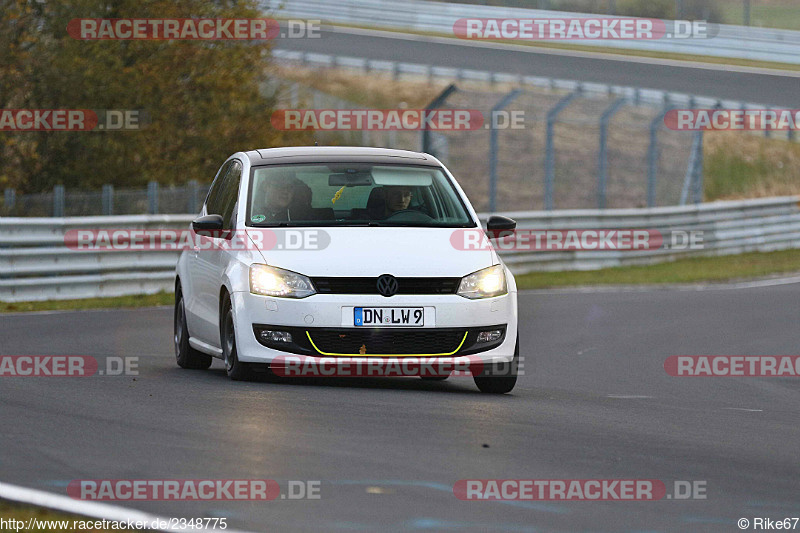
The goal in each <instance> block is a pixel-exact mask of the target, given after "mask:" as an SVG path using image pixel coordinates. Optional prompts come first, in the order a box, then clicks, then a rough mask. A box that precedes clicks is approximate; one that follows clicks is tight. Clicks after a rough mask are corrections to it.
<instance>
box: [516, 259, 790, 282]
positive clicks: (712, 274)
mask: <svg viewBox="0 0 800 533" xmlns="http://www.w3.org/2000/svg"><path fill="white" fill-rule="evenodd" d="M797 272H800V250H785V251H780V252H767V253H763V252H753V253H747V254H741V255H728V256H721V257H696V258H691V259H680V260H678V261H674V262H671V263H659V264H656V265H649V266H629V267H618V268H606V269H603V270H592V271H581V272H535V273H531V274H523V275H520V276H516V279H517V287H518V288H519V289H546V288H553V287H577V286H583V285H587V286H592V285H662V284H670V283H699V282H723V281H730V280H738V279H748V278H759V277H764V276H770V275H774V274H791V273H797Z"/></svg>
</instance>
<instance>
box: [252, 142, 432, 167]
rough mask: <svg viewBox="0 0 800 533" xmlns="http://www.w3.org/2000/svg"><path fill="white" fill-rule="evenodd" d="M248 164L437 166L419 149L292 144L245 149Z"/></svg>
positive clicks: (430, 157)
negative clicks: (412, 150)
mask: <svg viewBox="0 0 800 533" xmlns="http://www.w3.org/2000/svg"><path fill="white" fill-rule="evenodd" d="M245 154H246V155H247V157H248V158H249V159H250V164H251V165H252V166H260V165H282V164H296V163H375V164H407V165H424V166H431V167H441V163H439V162H438V161H437V160H436V159H434V158H433V157H432V156H430V155H428V154H424V153H422V152H411V151H408V150H392V149H389V148H368V147H361V146H292V147H286V148H264V149H259V150H251V151H249V152H245Z"/></svg>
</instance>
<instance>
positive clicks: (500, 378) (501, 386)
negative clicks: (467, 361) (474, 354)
mask: <svg viewBox="0 0 800 533" xmlns="http://www.w3.org/2000/svg"><path fill="white" fill-rule="evenodd" d="M518 365H519V334H517V344H516V346H515V347H514V358H513V359H512V360H511V362H510V363H495V364H487V365H484V369H483V372H482V373H481V375H479V376H475V385H477V386H478V389H480V391H481V392H486V393H489V394H505V393H507V392H511V391H512V389H513V388H514V386H515V385H516V384H517V367H518Z"/></svg>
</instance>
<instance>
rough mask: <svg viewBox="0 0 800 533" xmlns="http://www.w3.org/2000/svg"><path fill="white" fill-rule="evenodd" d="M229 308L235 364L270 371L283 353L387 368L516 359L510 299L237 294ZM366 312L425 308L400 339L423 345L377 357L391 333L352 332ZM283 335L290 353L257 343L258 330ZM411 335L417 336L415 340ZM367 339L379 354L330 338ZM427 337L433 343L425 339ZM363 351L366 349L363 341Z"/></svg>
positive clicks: (512, 300)
mask: <svg viewBox="0 0 800 533" xmlns="http://www.w3.org/2000/svg"><path fill="white" fill-rule="evenodd" d="M231 303H232V305H233V312H234V313H233V314H234V322H235V326H236V345H237V351H238V357H239V360H240V361H242V362H245V363H269V362H271V361H272V360H273V359H275V358H276V357H279V356H285V355H286V354H288V353H294V354H302V355H306V356H311V357H331V356H334V357H364V358H374V357H381V358H382V359H384V360H386V361H391V360H395V359H402V357H404V356H415V357H437V358H442V359H443V360H444V359H446V360H449V361H456V362H457V361H459V360H466V359H467V358H471V359H473V360H474V359H476V358H478V359H480V360H481V361H483V362H487V363H504V362H509V361H511V359H512V358H513V356H514V348H515V343H516V337H517V294H516V293H515V292H511V293H508V294H506V295H503V296H499V297H496V298H487V299H482V300H469V299H466V298H462V297H461V296H457V295H451V294H448V295H396V296H392V297H391V298H384V297H382V296H376V295H345V294H336V295H322V294H316V295H313V296H310V297H308V298H303V299H289V298H272V297H268V296H258V295H254V294H251V293H249V292H235V293H233V294H232V295H231ZM369 306H375V307H424V308H425V326H424V327H422V328H400V329H402V331H398V333H399V334H402V335H405V336H407V337H408V336H411V337H414V336H416V337H419V338H421V339H422V340H423V342H422V343H420V342H416V343H411V344H409V346H411V347H413V349H409V350H408V351H409V352H412V353H398V350H396V349H391V350H387V349H380V348H381V347H385V346H386V342H385V341H386V335H389V334H390V333H391V331H390V330H393V329H394V328H375V329H373V328H363V327H358V328H357V327H354V325H353V312H352V309H353V308H354V307H369ZM281 327H283V328H282V331H290V332H291V333H292V338H293V341H294V342H293V343H292V346H286V347H283V349H276V348H275V347H271V346H265V345H264V344H262V343H261V342H259V340H258V339H257V337H256V331H258V329H259V328H263V329H278V328H281ZM500 328H502V329H503V337H502V339H501V340H500V341H498V342H495V343H486V345H484V346H481V345H480V344H478V343H476V342H475V340H476V339H475V338H476V337H477V333H478V331H484V330H489V329H500ZM395 331H397V330H395ZM414 331H417V332H419V333H420V335H414ZM369 332H374V333H375V334H378V335H383V336H384V338H382V339H377V340H378V341H380V342H377V343H376V342H375V339H373V340H372V341H371V342H372V344H371V345H372V346H374V347H377V348H378V349H377V351H373V350H370V349H369V347H368V346H366V349H363V348H362V349H361V350H358V351H356V349H355V348H354V347H353V345H348V344H347V343H344V344H339V343H332V341H331V338H332V335H333V337H338V335H339V334H343V335H346V336H349V335H350V334H352V336H354V337H356V336H359V335H360V336H361V337H358V338H359V339H360V340H362V341H363V340H364V338H366V339H370V338H371V337H370V333H369ZM445 332H450V333H451V334H452V335H450V337H449V338H450V339H452V338H453V335H455V336H456V337H459V339H458V340H459V342H455V343H454V342H451V341H445V340H443V339H441V338H440V337H441V336H440V335H439V333H445ZM456 334H457V335H456ZM431 335H433V336H432V337H430V336H431ZM365 336H366V337H365ZM426 336H429V337H426ZM425 338H430V339H432V340H431V343H430V344H431V345H430V349H428V347H427V346H425V342H424V339H425ZM325 339H327V341H326V340H325ZM348 340H350V339H349V338H348ZM418 340H419V339H418ZM434 340H435V342H434ZM267 344H270V343H267ZM364 344H365V345H366V344H367V342H366V341H364ZM356 346H357V345H356ZM331 347H334V348H341V347H343V349H342V350H341V351H340V350H338V349H332V348H331ZM399 351H401V352H402V351H403V350H399ZM351 352H352V353H351ZM381 352H390V353H381Z"/></svg>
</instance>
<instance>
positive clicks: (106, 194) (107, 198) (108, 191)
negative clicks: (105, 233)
mask: <svg viewBox="0 0 800 533" xmlns="http://www.w3.org/2000/svg"><path fill="white" fill-rule="evenodd" d="M102 204H103V214H104V215H107V216H112V215H113V214H114V186H113V185H103V195H102Z"/></svg>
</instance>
